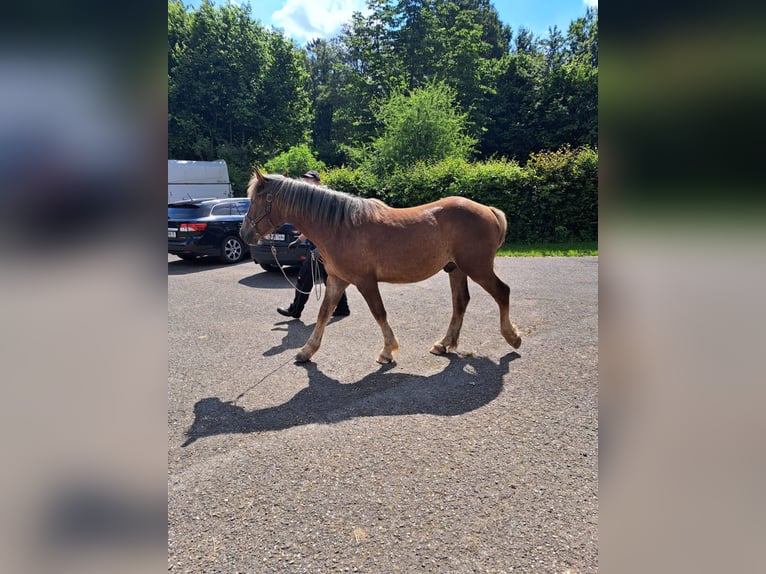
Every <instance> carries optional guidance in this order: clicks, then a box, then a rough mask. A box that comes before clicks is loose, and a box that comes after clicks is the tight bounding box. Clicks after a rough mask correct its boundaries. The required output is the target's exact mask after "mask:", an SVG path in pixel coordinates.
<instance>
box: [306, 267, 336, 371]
mask: <svg viewBox="0 0 766 574" xmlns="http://www.w3.org/2000/svg"><path fill="white" fill-rule="evenodd" d="M346 287H348V283H347V282H346V281H344V280H343V279H341V278H340V277H336V276H335V275H328V276H327V280H326V281H325V292H324V298H323V299H322V304H321V305H320V306H319V314H318V315H317V322H316V325H314V330H313V331H312V333H311V336H310V337H309V340H308V341H306V344H305V345H303V348H301V350H300V351H299V352H298V354H297V355H296V356H295V360H296V361H297V362H299V363H305V362H306V361H308V360H309V359H311V357H313V356H314V353H316V352H317V351H318V350H319V345H321V344H322V336H323V335H324V328H325V327H326V326H327V323H328V321H329V320H330V317H331V316H332V312H333V311H334V310H335V307H337V306H338V301H340V297H341V295H343V292H344V291H345V290H346Z"/></svg>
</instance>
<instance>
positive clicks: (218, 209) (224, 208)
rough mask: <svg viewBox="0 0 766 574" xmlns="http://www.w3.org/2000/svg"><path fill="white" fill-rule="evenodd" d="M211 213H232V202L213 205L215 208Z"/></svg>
mask: <svg viewBox="0 0 766 574" xmlns="http://www.w3.org/2000/svg"><path fill="white" fill-rule="evenodd" d="M210 215H231V204H230V203H219V204H218V205H216V206H214V207H213V210H212V211H211V212H210Z"/></svg>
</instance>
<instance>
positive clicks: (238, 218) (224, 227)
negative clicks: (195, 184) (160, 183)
mask: <svg viewBox="0 0 766 574" xmlns="http://www.w3.org/2000/svg"><path fill="white" fill-rule="evenodd" d="M249 207H250V200H249V199H247V198H244V197H233V198H225V199H210V198H203V199H193V200H186V201H176V202H173V203H169V204H168V253H170V254H173V255H177V256H178V257H180V258H181V259H197V258H199V257H217V258H218V259H219V260H220V261H221V262H223V263H238V262H239V261H242V259H243V258H244V257H245V256H246V255H247V246H246V245H245V243H244V241H242V239H241V238H240V237H239V228H240V227H242V220H243V219H244V218H245V215H246V214H247V210H248V209H249Z"/></svg>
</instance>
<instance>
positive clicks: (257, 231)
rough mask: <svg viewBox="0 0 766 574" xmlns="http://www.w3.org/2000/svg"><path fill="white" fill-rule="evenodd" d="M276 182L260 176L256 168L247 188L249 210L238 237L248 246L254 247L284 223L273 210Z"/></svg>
mask: <svg viewBox="0 0 766 574" xmlns="http://www.w3.org/2000/svg"><path fill="white" fill-rule="evenodd" d="M276 189H277V182H276V181H275V180H273V179H271V178H269V177H268V176H266V175H264V174H262V173H261V172H260V170H259V169H258V168H257V167H256V168H255V171H254V172H253V177H252V178H251V179H250V183H249V185H248V186H247V195H248V197H249V198H250V209H248V210H247V214H246V215H245V219H244V220H243V221H242V227H241V229H240V231H239V235H240V237H241V238H242V240H243V241H244V242H245V243H247V244H248V245H255V244H256V243H257V241H258V240H259V239H261V238H262V237H263V236H264V235H267V234H269V233H271V232H272V231H274V230H275V229H276V228H277V227H279V225H280V224H282V223H284V221H282V220H280V216H279V214H278V213H277V212H278V210H274V209H273V208H274V203H273V200H274V195H275V193H276Z"/></svg>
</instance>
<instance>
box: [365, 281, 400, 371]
mask: <svg viewBox="0 0 766 574" xmlns="http://www.w3.org/2000/svg"><path fill="white" fill-rule="evenodd" d="M356 288H357V289H359V292H360V293H361V294H362V297H364V300H365V301H367V306H368V307H369V308H370V312H371V313H372V316H373V317H375V320H376V321H377V322H378V325H380V330H381V331H382V332H383V350H382V351H381V352H380V354H379V355H378V358H377V359H376V360H377V361H378V363H381V364H385V363H391V362H393V360H394V355H395V354H396V352H397V351H398V350H399V341H397V340H396V336H395V335H394V332H393V331H392V330H391V326H390V325H389V324H388V320H387V318H386V308H385V307H384V306H383V299H381V297H380V290H379V289H378V283H377V281H375V280H371V281H368V282H364V283H357V284H356Z"/></svg>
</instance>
